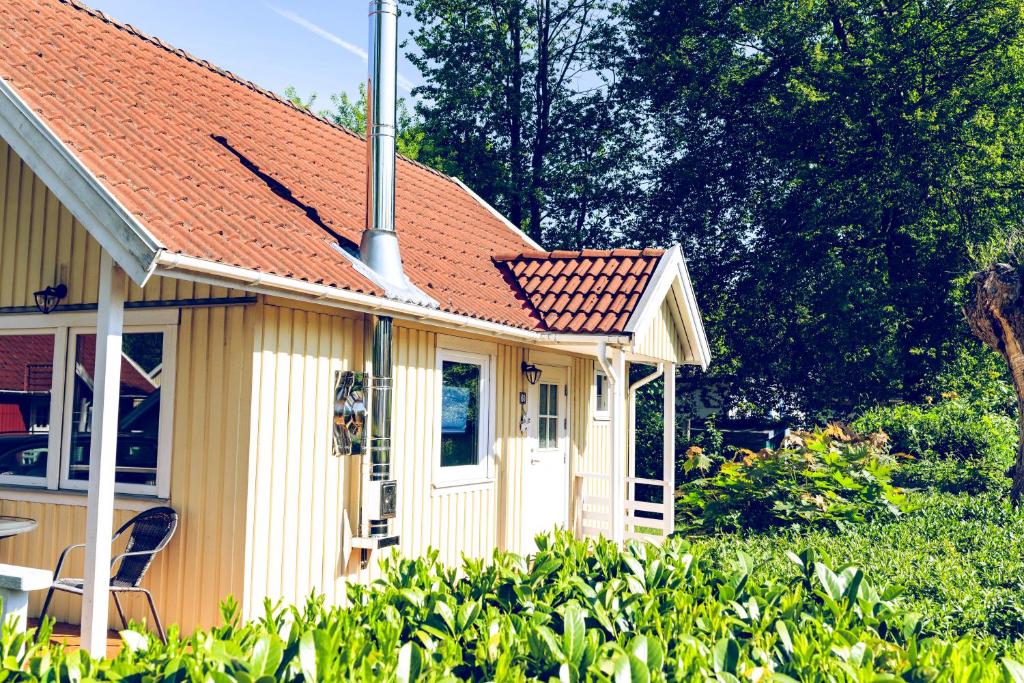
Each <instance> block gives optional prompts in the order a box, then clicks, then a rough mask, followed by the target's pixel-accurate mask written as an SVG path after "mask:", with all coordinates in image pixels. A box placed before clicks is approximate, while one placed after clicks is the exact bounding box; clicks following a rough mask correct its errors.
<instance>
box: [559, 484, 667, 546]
mask: <svg viewBox="0 0 1024 683" xmlns="http://www.w3.org/2000/svg"><path fill="white" fill-rule="evenodd" d="M626 484H627V486H626V496H627V499H626V500H625V501H624V503H623V505H624V508H625V515H624V521H625V526H626V528H625V536H624V537H625V538H626V539H627V540H628V539H638V540H643V541H649V542H651V543H656V544H661V543H663V542H664V541H665V538H667V537H668V535H669V534H670V533H672V530H673V528H674V513H673V510H672V500H673V498H672V496H671V495H670V492H669V491H668V489H667V487H666V486H665V482H664V481H662V480H660V479H644V478H642V477H627V478H626ZM637 485H640V486H656V487H659V488H661V490H662V491H663V494H662V496H663V498H662V502H649V501H643V500H636V496H635V492H636V486H637ZM610 489H611V477H610V476H609V475H607V474H596V473H590V472H578V473H577V474H576V478H575V480H574V482H573V500H574V501H575V504H574V506H573V529H574V530H575V531H576V534H577V536H581V537H591V538H597V537H598V536H605V537H606V538H611V537H612V507H611V496H610V495H609V491H610Z"/></svg>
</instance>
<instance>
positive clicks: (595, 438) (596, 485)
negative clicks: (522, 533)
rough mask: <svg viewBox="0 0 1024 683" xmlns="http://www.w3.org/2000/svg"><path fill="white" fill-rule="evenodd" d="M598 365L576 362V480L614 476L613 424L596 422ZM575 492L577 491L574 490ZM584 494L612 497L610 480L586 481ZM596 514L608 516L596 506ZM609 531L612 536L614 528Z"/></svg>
mask: <svg viewBox="0 0 1024 683" xmlns="http://www.w3.org/2000/svg"><path fill="white" fill-rule="evenodd" d="M595 369H596V361H595V360H594V359H592V358H574V359H573V368H572V372H573V385H574V387H573V389H574V392H575V395H576V399H575V402H574V406H573V420H572V444H571V449H572V461H571V462H572V471H571V473H572V477H573V478H575V476H576V475H577V474H579V473H583V474H596V475H601V476H605V477H609V476H611V466H612V461H611V445H612V429H611V421H609V420H606V419H602V420H598V419H594V372H595ZM571 490H575V488H573V489H571ZM581 492H582V494H583V495H584V496H587V497H598V498H607V497H608V496H610V495H611V482H610V479H599V478H594V477H586V478H585V479H584V485H583V488H582V491H581ZM578 504H579V501H577V500H575V499H572V500H570V501H569V509H570V510H573V511H575V510H576V509H577V508H576V506H577V505H578ZM588 509H589V510H591V511H593V512H598V513H607V512H610V511H608V510H600V509H597V508H596V507H594V506H588ZM604 526H605V527H607V529H608V531H609V533H610V530H611V527H610V525H604Z"/></svg>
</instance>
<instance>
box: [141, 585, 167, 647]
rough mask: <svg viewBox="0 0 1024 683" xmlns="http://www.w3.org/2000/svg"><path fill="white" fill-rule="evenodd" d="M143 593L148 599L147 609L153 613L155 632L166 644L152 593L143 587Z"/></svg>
mask: <svg viewBox="0 0 1024 683" xmlns="http://www.w3.org/2000/svg"><path fill="white" fill-rule="evenodd" d="M142 592H143V593H145V594H146V600H148V601H149V611H150V612H152V613H153V621H154V622H156V632H157V633H158V634H160V640H162V641H163V642H164V645H166V644H167V635H166V634H165V633H164V627H163V624H161V623H160V615H159V614H157V613H156V604H155V603H154V602H153V594H152V593H150V592H149V591H148V590H145V589H143V590H142Z"/></svg>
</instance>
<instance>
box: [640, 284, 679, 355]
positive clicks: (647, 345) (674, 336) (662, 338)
mask: <svg viewBox="0 0 1024 683" xmlns="http://www.w3.org/2000/svg"><path fill="white" fill-rule="evenodd" d="M670 296H671V294H670ZM633 351H634V352H635V353H636V354H638V355H641V356H646V357H647V358H653V359H656V360H663V361H669V362H671V363H677V364H682V363H685V362H686V361H687V358H688V357H689V355H690V354H689V353H688V351H689V345H688V344H687V341H686V338H685V337H684V336H683V335H682V334H681V333H680V330H679V326H678V324H677V323H676V321H675V315H674V314H673V313H672V308H671V306H670V305H669V302H668V301H663V302H662V304H661V308H659V309H658V312H657V314H656V315H655V316H654V317H653V318H652V319H651V322H650V323H648V324H647V327H646V328H644V329H643V330H641V331H640V332H639V334H638V335H637V338H636V342H635V343H634V345H633Z"/></svg>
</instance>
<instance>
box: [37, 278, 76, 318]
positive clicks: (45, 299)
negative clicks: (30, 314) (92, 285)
mask: <svg viewBox="0 0 1024 683" xmlns="http://www.w3.org/2000/svg"><path fill="white" fill-rule="evenodd" d="M67 295H68V286H67V285H51V286H49V287H47V288H46V289H40V290H39V291H38V292H35V297H36V308H38V309H39V310H40V311H42V312H43V313H49V312H50V311H52V310H53V309H55V308H57V304H59V303H60V300H61V299H63V298H64V297H66V296H67Z"/></svg>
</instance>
